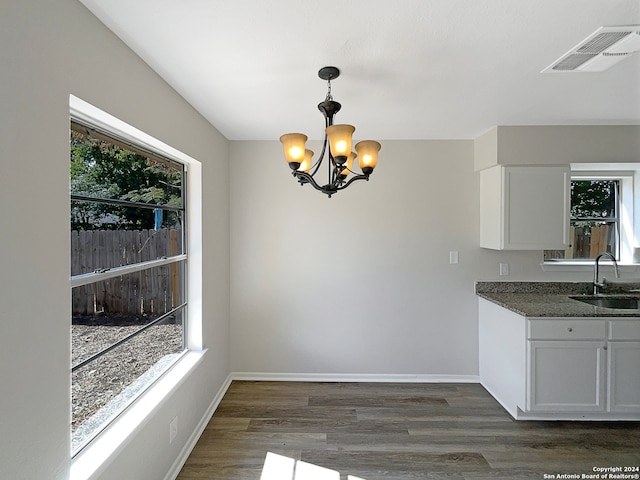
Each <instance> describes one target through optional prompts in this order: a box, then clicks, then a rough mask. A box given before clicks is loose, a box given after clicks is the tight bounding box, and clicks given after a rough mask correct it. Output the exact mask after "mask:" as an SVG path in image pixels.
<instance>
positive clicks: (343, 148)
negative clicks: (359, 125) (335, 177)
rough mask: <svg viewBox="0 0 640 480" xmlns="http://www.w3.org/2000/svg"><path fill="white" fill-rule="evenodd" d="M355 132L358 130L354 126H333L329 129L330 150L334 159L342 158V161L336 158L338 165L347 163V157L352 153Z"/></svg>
mask: <svg viewBox="0 0 640 480" xmlns="http://www.w3.org/2000/svg"><path fill="white" fill-rule="evenodd" d="M355 131H356V128H355V127H354V126H352V125H331V126H329V127H327V129H326V132H327V136H328V137H329V149H330V150H331V155H333V158H336V157H340V159H338V158H336V161H337V162H338V163H344V162H346V160H347V156H348V155H349V153H351V137H352V136H353V132H355ZM340 160H342V161H340Z"/></svg>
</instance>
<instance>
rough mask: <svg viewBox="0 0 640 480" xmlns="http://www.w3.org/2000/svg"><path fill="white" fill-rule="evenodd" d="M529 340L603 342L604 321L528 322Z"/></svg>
mask: <svg viewBox="0 0 640 480" xmlns="http://www.w3.org/2000/svg"><path fill="white" fill-rule="evenodd" d="M528 330H529V331H528V332H527V333H528V336H529V339H530V340H604V339H605V338H606V322H605V320H570V319H549V320H547V319H544V320H542V319H540V320H539V319H536V320H529V325H528Z"/></svg>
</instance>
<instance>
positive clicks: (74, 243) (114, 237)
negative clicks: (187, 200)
mask: <svg viewBox="0 0 640 480" xmlns="http://www.w3.org/2000/svg"><path fill="white" fill-rule="evenodd" d="M150 212H152V211H150ZM166 213H169V212H166ZM170 213H173V212H170ZM176 226H177V227H178V228H161V229H159V230H153V229H150V230H149V229H143V230H137V229H132V230H130V229H126V228H122V229H117V230H72V231H71V275H72V276H73V275H80V274H82V273H90V272H95V271H96V270H101V269H106V268H114V267H121V266H124V265H133V264H135V263H140V262H146V261H149V260H157V259H159V258H162V257H172V256H174V255H180V254H183V253H185V252H184V242H183V235H182V228H180V223H178V224H177V225H176Z"/></svg>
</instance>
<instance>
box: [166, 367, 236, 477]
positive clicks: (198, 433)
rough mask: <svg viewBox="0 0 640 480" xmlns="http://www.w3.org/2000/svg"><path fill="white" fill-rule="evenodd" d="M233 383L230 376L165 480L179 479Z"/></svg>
mask: <svg viewBox="0 0 640 480" xmlns="http://www.w3.org/2000/svg"><path fill="white" fill-rule="evenodd" d="M232 381H233V378H232V376H231V374H230V375H228V376H227V378H226V380H225V381H224V383H223V384H222V387H220V390H218V393H217V394H216V396H215V397H214V398H213V401H212V402H211V403H210V404H209V407H208V408H207V410H206V411H205V413H204V415H203V416H202V418H201V419H200V422H198V426H197V427H196V429H195V430H194V431H193V433H192V434H191V435H190V436H189V439H188V440H187V443H185V445H184V447H183V449H182V451H181V452H180V455H178V457H177V458H176V460H175V462H173V465H171V468H170V469H169V471H168V472H167V474H166V475H165V477H164V480H175V479H176V478H177V477H178V474H179V473H180V470H182V467H183V466H184V464H185V463H186V462H187V459H188V458H189V455H191V452H192V450H193V449H194V447H195V446H196V443H198V440H199V439H200V436H201V435H202V432H204V429H205V428H207V424H208V423H209V421H210V420H211V417H213V414H214V413H215V411H216V409H217V408H218V405H220V402H221V401H222V397H224V394H225V393H227V390H228V389H229V385H231V382H232Z"/></svg>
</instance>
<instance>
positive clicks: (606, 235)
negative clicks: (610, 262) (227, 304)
mask: <svg viewBox="0 0 640 480" xmlns="http://www.w3.org/2000/svg"><path fill="white" fill-rule="evenodd" d="M570 235H571V237H570V239H571V240H570V241H571V248H569V249H567V250H545V251H544V259H545V260H560V259H567V260H569V259H594V258H596V257H597V256H598V254H599V253H602V252H609V253H611V254H612V255H614V256H615V257H616V258H618V252H617V246H618V243H619V242H618V225H617V223H616V222H613V221H580V220H572V221H571V233H570Z"/></svg>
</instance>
